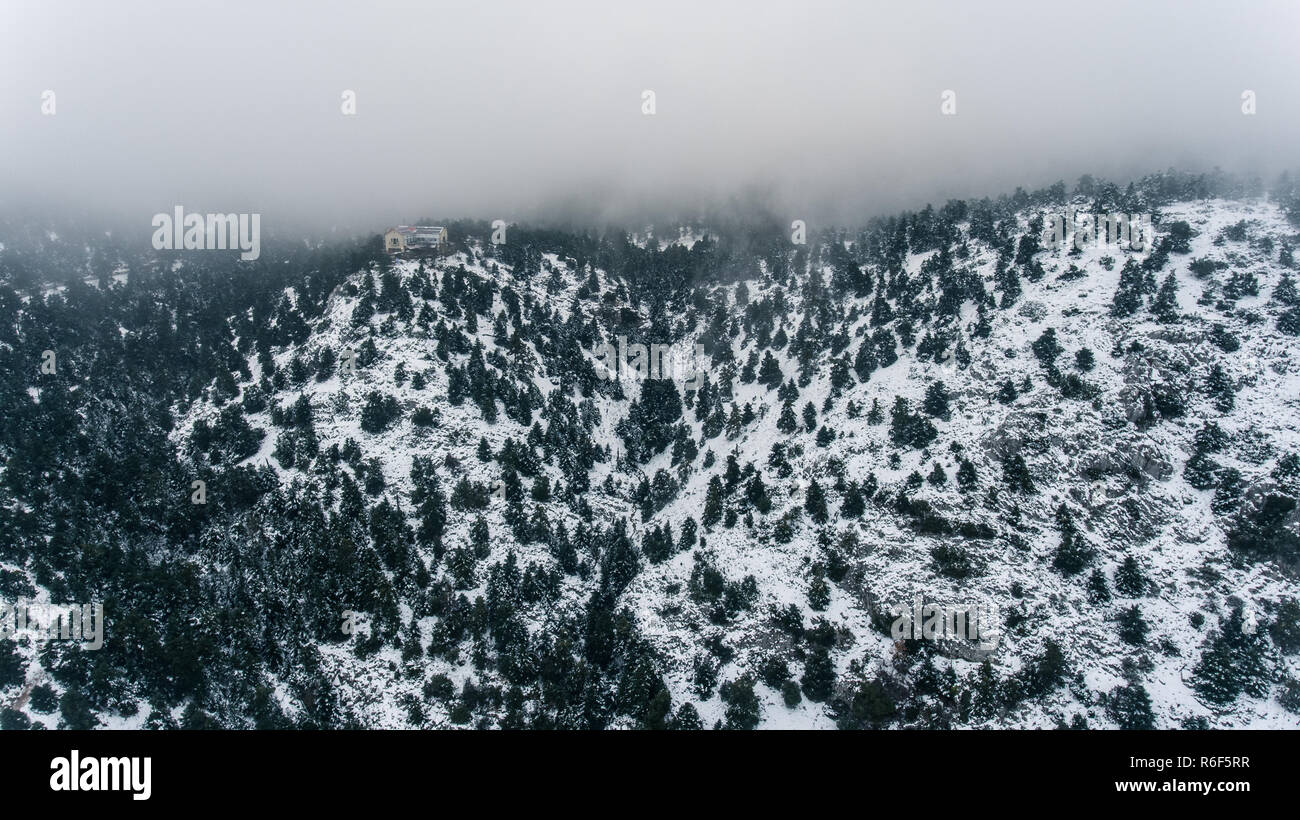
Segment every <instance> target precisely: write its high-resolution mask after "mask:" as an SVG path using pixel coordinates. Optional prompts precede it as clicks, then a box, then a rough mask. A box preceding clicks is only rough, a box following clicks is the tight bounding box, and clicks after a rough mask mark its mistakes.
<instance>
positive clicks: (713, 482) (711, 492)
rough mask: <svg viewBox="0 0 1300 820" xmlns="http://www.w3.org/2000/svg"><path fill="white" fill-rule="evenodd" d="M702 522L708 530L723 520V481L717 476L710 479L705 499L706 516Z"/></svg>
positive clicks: (702, 518)
mask: <svg viewBox="0 0 1300 820" xmlns="http://www.w3.org/2000/svg"><path fill="white" fill-rule="evenodd" d="M700 520H701V521H702V522H703V523H704V528H705V529H706V530H707V529H710V528H711V527H713V525H714V524H717V523H718V522H719V521H720V520H722V479H720V478H718V477H717V476H716V475H715V476H713V477H712V478H710V479H709V489H708V493H707V495H706V496H705V499H704V515H703V516H702V517H701V518H700Z"/></svg>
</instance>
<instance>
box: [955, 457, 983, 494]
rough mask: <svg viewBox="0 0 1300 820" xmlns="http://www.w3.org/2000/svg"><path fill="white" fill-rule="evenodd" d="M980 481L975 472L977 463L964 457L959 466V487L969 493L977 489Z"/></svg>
mask: <svg viewBox="0 0 1300 820" xmlns="http://www.w3.org/2000/svg"><path fill="white" fill-rule="evenodd" d="M978 483H979V477H978V475H977V474H976V472H975V465H974V464H972V463H971V462H970V460H969V459H966V458H963V459H962V460H961V464H960V465H958V467H957V489H959V490H961V491H962V492H964V493H968V492H970V491H971V490H973V489H975V487H976V485H977V484H978Z"/></svg>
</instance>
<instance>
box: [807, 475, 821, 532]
mask: <svg viewBox="0 0 1300 820" xmlns="http://www.w3.org/2000/svg"><path fill="white" fill-rule="evenodd" d="M803 506H804V509H805V510H806V511H807V512H808V515H809V516H811V517H812V519H813V520H814V521H816V522H817V523H818V524H824V523H826V519H827V510H826V493H825V492H824V491H823V490H822V487H821V485H820V484H818V483H817V479H815V478H814V479H813V480H812V481H810V482H808V489H807V490H806V491H805V493H804V504H803Z"/></svg>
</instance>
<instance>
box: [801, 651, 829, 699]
mask: <svg viewBox="0 0 1300 820" xmlns="http://www.w3.org/2000/svg"><path fill="white" fill-rule="evenodd" d="M799 683H800V684H801V685H802V687H803V694H804V697H806V698H808V700H811V701H813V702H814V703H822V702H824V701H826V700H829V699H830V697H831V695H832V694H834V692H835V665H834V664H833V663H831V657H830V653H829V652H828V651H827V650H826V649H825V648H824V647H820V646H818V647H816V648H814V649H813V650H812V651H811V652H809V653H808V658H807V660H806V661H805V662H804V672H803V677H802V678H801V679H800V681H799Z"/></svg>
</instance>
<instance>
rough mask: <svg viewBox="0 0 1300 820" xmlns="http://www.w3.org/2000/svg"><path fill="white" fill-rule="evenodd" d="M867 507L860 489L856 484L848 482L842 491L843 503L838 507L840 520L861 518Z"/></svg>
mask: <svg viewBox="0 0 1300 820" xmlns="http://www.w3.org/2000/svg"><path fill="white" fill-rule="evenodd" d="M866 508H867V505H866V501H865V499H863V497H862V488H861V487H860V486H858V482H856V481H850V482H849V483H848V486H847V487H846V488H845V490H844V502H843V503H842V504H841V505H840V517H841V518H861V517H862V513H863V512H865V511H866Z"/></svg>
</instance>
